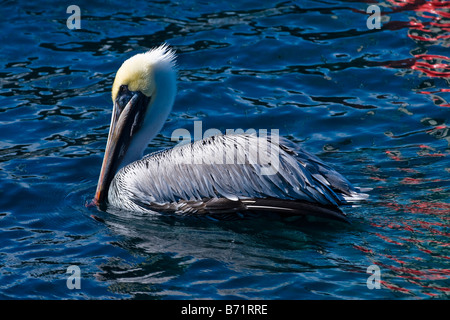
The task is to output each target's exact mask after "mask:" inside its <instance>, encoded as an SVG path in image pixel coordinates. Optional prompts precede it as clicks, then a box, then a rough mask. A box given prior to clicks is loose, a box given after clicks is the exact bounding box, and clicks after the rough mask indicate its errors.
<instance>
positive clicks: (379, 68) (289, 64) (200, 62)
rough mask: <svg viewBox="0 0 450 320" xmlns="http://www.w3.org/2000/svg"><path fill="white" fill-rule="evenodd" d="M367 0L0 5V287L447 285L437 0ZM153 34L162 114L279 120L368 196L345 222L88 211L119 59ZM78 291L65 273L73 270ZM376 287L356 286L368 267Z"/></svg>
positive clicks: (88, 291)
mask: <svg viewBox="0 0 450 320" xmlns="http://www.w3.org/2000/svg"><path fill="white" fill-rule="evenodd" d="M370 4H373V3H372V2H364V1H354V0H351V1H350V0H349V1H334V0H327V1H318V0H317V1H298V2H291V1H281V2H278V3H275V2H269V1H267V2H264V1H239V2H235V3H232V4H220V3H215V2H211V3H209V2H197V1H181V2H178V3H172V2H166V1H159V2H147V1H136V2H133V5H129V6H123V3H122V2H119V1H115V0H114V1H108V2H107V4H106V5H105V4H104V2H100V1H92V0H91V1H86V2H81V1H78V5H79V7H80V9H81V29H80V30H69V29H68V28H67V25H66V20H67V18H68V17H69V16H70V14H67V13H66V9H67V6H68V5H69V4H65V3H60V4H55V3H54V2H51V1H48V2H45V1H40V2H25V1H24V2H23V3H20V2H19V3H17V2H12V1H2V3H1V8H2V9H1V10H0V30H2V31H1V33H0V43H1V44H2V46H1V50H0V79H1V86H0V124H1V139H0V181H1V184H0V192H1V195H2V196H1V198H0V243H1V245H0V248H1V249H0V267H1V268H0V298H2V299H67V298H69V299H188V298H195V299H197V298H213V299H225V298H230V299H241V298H242V299H432V298H437V299H447V298H448V297H449V293H450V251H449V237H450V231H449V217H450V215H449V212H450V202H449V188H450V183H449V181H450V179H449V175H450V165H449V161H448V157H449V142H450V131H449V124H448V122H449V115H450V113H449V111H450V109H449V107H450V102H449V101H450V89H449V79H450V57H449V54H448V48H449V46H450V42H449V41H450V31H449V30H450V29H449V23H450V6H449V2H448V1H438V0H428V1H425V0H421V1H414V0H407V1H394V0H387V1H384V2H380V3H379V5H380V8H381V11H382V14H383V15H382V21H381V24H382V28H381V29H379V30H378V29H373V30H370V29H368V28H367V26H366V20H367V18H368V17H369V15H368V14H366V13H365V11H366V9H367V7H368V6H369V5H370ZM162 42H168V43H169V44H170V45H171V46H173V48H174V49H176V51H177V53H178V57H179V58H178V65H179V93H178V96H177V100H176V103H175V105H174V108H173V111H172V113H171V114H170V117H169V119H168V121H167V122H166V125H165V126H164V128H163V130H162V132H161V133H160V135H158V137H157V138H156V139H155V140H154V141H152V142H151V143H150V145H149V148H148V152H152V151H156V150H159V149H161V148H165V147H170V146H173V145H174V142H171V141H170V136H171V133H172V132H173V131H174V130H175V129H177V128H186V129H188V130H190V131H191V132H192V130H193V128H194V121H202V126H203V130H206V129H208V128H217V129H219V130H221V131H222V132H225V130H226V129H237V128H242V129H248V128H254V129H256V130H258V129H269V130H270V129H279V130H280V134H281V135H283V136H284V137H286V138H287V139H289V140H291V141H292V142H294V143H296V144H298V145H299V146H300V145H301V146H303V147H304V148H306V149H307V150H309V151H310V152H313V153H315V154H317V155H319V156H320V157H321V158H322V159H323V160H325V161H327V162H330V163H332V164H333V165H334V166H335V167H336V168H337V169H338V170H339V171H340V172H342V173H343V174H344V175H345V176H346V177H348V178H349V180H351V181H352V182H353V183H354V184H356V185H358V186H362V187H372V188H373V191H372V192H371V198H370V201H369V202H367V203H363V204H361V205H360V206H358V207H346V208H345V209H344V210H345V211H346V212H347V214H348V215H349V216H350V217H351V220H352V224H351V225H342V224H340V223H335V222H328V221H318V220H307V221H304V220H302V219H288V218H276V217H267V218H262V219H257V220H249V221H241V222H239V223H236V222H233V223H230V222H213V221H202V220H195V219H176V218H167V217H148V218H143V217H141V216H137V215H135V214H133V213H124V212H114V211H113V210H111V211H110V212H102V211H99V210H98V209H97V208H92V207H86V206H85V204H86V203H87V202H88V201H89V200H90V199H91V198H92V197H93V194H94V191H95V187H96V182H97V178H98V173H99V170H100V166H101V160H102V155H103V151H104V147H105V143H106V138H107V133H108V127H109V121H110V116H111V108H112V103H111V98H110V88H111V85H112V82H113V79H114V75H115V72H116V70H117V68H118V67H119V66H120V65H121V63H122V61H123V60H125V59H126V58H128V57H130V56H132V55H133V54H135V53H136V52H142V51H145V50H147V49H149V48H152V47H154V46H157V45H159V44H160V43H162ZM72 265H75V266H78V267H79V268H80V271H81V275H80V276H81V278H80V284H81V288H80V289H72V290H70V289H69V288H68V287H67V279H68V277H69V276H70V274H68V273H66V271H67V268H68V267H69V266H72ZM371 265H376V266H378V267H379V269H380V276H381V288H380V289H372V290H370V289H368V287H367V279H368V277H369V276H370V274H369V273H367V268H368V267H369V266H371Z"/></svg>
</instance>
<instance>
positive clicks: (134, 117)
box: [93, 86, 150, 205]
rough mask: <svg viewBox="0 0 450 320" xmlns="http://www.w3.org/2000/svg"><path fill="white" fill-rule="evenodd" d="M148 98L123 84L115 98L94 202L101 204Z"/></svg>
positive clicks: (138, 127) (147, 102) (140, 123)
mask: <svg viewBox="0 0 450 320" xmlns="http://www.w3.org/2000/svg"><path fill="white" fill-rule="evenodd" d="M149 102H150V98H149V97H147V96H146V95H144V94H143V93H141V92H139V91H136V92H133V91H129V90H128V87H127V86H122V87H121V89H120V91H119V93H118V95H117V98H116V100H115V101H114V108H113V114H112V118H111V126H110V128H109V135H108V141H107V143H106V149H105V155H104V157H103V164H102V169H101V171H100V177H99V179H98V184H97V191H96V192H95V198H94V199H93V204H95V205H100V204H102V203H103V202H104V201H105V200H106V198H107V195H108V189H109V186H110V184H111V181H112V179H113V178H114V176H115V174H116V172H117V170H118V168H119V166H120V164H121V162H122V160H123V158H124V156H125V154H126V152H127V150H128V147H129V145H130V142H131V140H132V138H133V136H134V135H135V134H136V133H137V132H138V131H139V129H140V127H141V125H142V123H143V121H144V117H145V112H146V110H147V107H148V104H149Z"/></svg>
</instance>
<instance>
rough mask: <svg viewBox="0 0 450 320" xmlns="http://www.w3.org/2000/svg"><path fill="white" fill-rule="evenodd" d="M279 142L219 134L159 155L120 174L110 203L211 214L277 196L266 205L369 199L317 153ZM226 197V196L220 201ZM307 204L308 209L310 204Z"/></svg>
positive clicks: (330, 203)
mask: <svg viewBox="0 0 450 320" xmlns="http://www.w3.org/2000/svg"><path fill="white" fill-rule="evenodd" d="M280 141H281V139H279V137H277V139H274V138H273V137H269V138H267V137H257V136H256V135H249V134H243V135H222V136H220V135H219V136H213V137H209V138H206V139H204V140H201V141H196V142H194V143H192V144H188V145H183V146H177V147H175V148H172V149H167V150H163V151H161V152H158V153H154V154H152V155H150V156H147V157H144V158H143V159H141V160H139V161H136V162H133V163H131V164H129V165H128V166H126V167H124V168H122V169H121V170H120V171H119V172H118V173H117V174H116V176H115V178H114V180H113V182H112V184H111V188H110V192H109V196H108V198H109V201H110V203H112V204H113V205H115V206H119V207H124V206H126V207H127V208H128V209H132V210H139V209H142V208H147V209H148V207H151V206H152V205H153V206H154V205H155V204H158V205H159V206H165V207H166V208H168V206H167V204H173V206H172V207H171V206H170V205H169V207H171V208H172V209H173V208H174V206H175V207H176V206H177V205H178V206H180V205H181V204H183V207H184V209H183V210H185V211H186V210H187V211H186V212H193V211H196V212H200V211H202V210H203V211H204V212H206V211H208V210H212V211H214V210H215V211H218V210H219V209H218V208H217V207H218V205H219V204H222V205H223V204H224V203H227V206H225V207H226V208H228V210H231V211H236V210H237V209H242V206H243V203H242V202H241V201H243V200H246V199H278V200H277V201H278V202H276V201H275V202H274V201H272V202H270V203H269V204H266V205H265V207H270V208H271V209H272V210H275V209H276V208H277V206H278V207H279V208H284V209H286V208H290V209H292V210H293V208H292V207H291V206H287V205H286V203H287V200H294V201H295V202H299V201H300V202H301V203H309V204H311V203H315V204H318V205H319V206H321V207H322V208H325V207H326V208H327V209H321V210H322V211H326V210H329V209H328V207H337V206H338V205H339V204H341V203H345V202H346V201H348V200H351V199H363V198H364V197H365V195H364V194H361V193H359V192H358V189H357V188H354V187H352V186H351V184H350V183H349V182H348V181H347V180H346V179H345V178H344V177H343V176H342V175H340V174H339V173H337V172H336V171H335V170H333V169H332V168H331V167H329V166H328V165H326V164H325V163H323V162H322V161H321V160H320V159H318V158H317V157H315V156H314V155H311V154H309V153H307V152H304V151H301V150H297V151H294V150H293V149H290V148H288V147H286V146H285V145H284V144H280ZM268 169H271V170H272V171H270V170H268ZM274 169H276V170H274ZM267 172H269V173H267ZM111 189H115V190H111ZM119 190H120V192H119ZM222 198H223V199H225V200H223V201H222V202H217V199H222ZM205 199H209V200H205ZM212 199H216V200H215V201H216V202H210V204H209V207H208V206H206V207H204V206H203V207H202V206H201V205H199V203H208V201H211V200H212ZM259 201H261V200H259ZM283 201H284V202H283ZM189 203H191V204H192V203H195V206H193V205H189ZM232 203H235V205H231V204H232ZM213 204H214V205H213ZM247 206H248V205H247ZM256 206H257V205H254V204H253V207H254V208H256ZM259 206H260V207H261V206H263V205H261V204H259ZM250 207H251V206H250ZM302 207H303V210H305V208H307V205H303V206H302ZM208 208H209V209H208ZM211 208H214V210H213V209H211ZM308 208H309V207H308ZM180 210H181V209H180ZM280 210H282V209H280ZM219 211H220V210H219ZM339 212H340V211H339Z"/></svg>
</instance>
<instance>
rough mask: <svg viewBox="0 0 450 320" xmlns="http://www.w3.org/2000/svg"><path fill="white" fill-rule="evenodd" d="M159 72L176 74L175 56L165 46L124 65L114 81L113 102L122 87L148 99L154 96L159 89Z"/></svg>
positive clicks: (136, 57) (137, 56)
mask: <svg viewBox="0 0 450 320" xmlns="http://www.w3.org/2000/svg"><path fill="white" fill-rule="evenodd" d="M158 71H163V72H168V71H172V72H173V73H175V54H174V52H173V51H172V50H170V49H169V48H168V46H167V45H165V44H163V45H161V46H159V47H157V48H154V49H152V50H150V51H148V52H145V53H140V54H137V55H135V56H133V57H131V58H129V59H128V60H126V61H125V62H124V63H123V64H122V66H121V67H120V68H119V70H118V71H117V74H116V78H115V79H114V84H113V87H112V100H113V101H115V100H116V98H117V93H118V92H119V88H120V86H121V85H127V86H128V89H129V90H130V91H140V92H142V93H143V94H145V95H146V96H147V97H151V96H153V95H154V94H155V91H156V89H157V88H156V82H157V81H156V79H155V75H156V73H158Z"/></svg>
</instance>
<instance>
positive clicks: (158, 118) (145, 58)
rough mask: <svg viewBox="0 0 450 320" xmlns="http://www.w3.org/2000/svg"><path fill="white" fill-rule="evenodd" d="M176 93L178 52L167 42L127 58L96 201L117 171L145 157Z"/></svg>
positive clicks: (119, 77) (115, 90) (103, 195)
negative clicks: (143, 155) (149, 144)
mask: <svg viewBox="0 0 450 320" xmlns="http://www.w3.org/2000/svg"><path fill="white" fill-rule="evenodd" d="M175 94H176V70H175V54H174V52H173V51H172V50H170V49H169V48H168V46H167V45H165V44H163V45H161V46H160V47H157V48H155V49H152V50H150V51H148V52H145V53H140V54H137V55H135V56H133V57H131V58H129V59H128V60H126V61H125V62H124V63H123V64H122V66H121V67H120V68H119V70H118V71H117V73H116V77H115V79H114V84H113V87H112V100H113V105H114V107H113V112H112V117H111V126H110V129H109V136H108V141H107V144H106V149H105V155H104V158H103V164H102V169H101V172H100V177H99V181H98V185H97V191H96V193H95V198H94V203H96V204H99V203H102V202H103V201H104V200H105V198H106V196H107V193H108V189H109V185H110V184H111V181H112V179H113V178H114V175H115V174H116V172H117V171H118V170H119V169H120V168H122V167H124V166H126V165H127V164H129V163H131V162H133V161H135V160H138V159H140V158H141V157H142V154H143V151H144V149H145V148H146V147H147V145H148V143H149V141H150V140H151V139H153V137H155V136H156V134H157V133H158V132H159V131H160V130H161V128H162V126H163V124H164V122H165V120H166V119H167V117H168V115H169V113H170V110H171V109H172V105H173V102H174V99H175Z"/></svg>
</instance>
